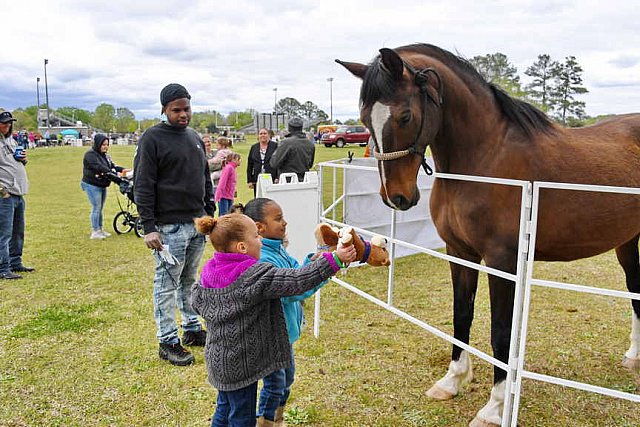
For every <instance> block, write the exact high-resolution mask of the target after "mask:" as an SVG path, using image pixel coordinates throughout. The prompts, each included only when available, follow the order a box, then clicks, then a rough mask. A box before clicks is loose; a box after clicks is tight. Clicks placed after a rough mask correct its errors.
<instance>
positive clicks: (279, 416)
mask: <svg viewBox="0 0 640 427" xmlns="http://www.w3.org/2000/svg"><path fill="white" fill-rule="evenodd" d="M274 422H275V423H276V424H275V425H276V427H287V425H286V424H285V423H284V406H278V409H276V419H275V420H274Z"/></svg>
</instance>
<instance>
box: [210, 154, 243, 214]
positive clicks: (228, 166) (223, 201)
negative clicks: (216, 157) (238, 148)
mask: <svg viewBox="0 0 640 427" xmlns="http://www.w3.org/2000/svg"><path fill="white" fill-rule="evenodd" d="M238 166H240V154H238V153H229V154H228V155H227V158H226V160H225V165H224V166H223V168H222V173H221V174H220V181H219V182H218V187H217V188H216V196H215V199H216V203H218V215H219V216H222V215H225V214H226V213H227V212H228V211H229V209H230V208H231V205H232V204H233V199H234V197H235V193H236V184H237V183H238V176H237V174H236V168H237V167H238Z"/></svg>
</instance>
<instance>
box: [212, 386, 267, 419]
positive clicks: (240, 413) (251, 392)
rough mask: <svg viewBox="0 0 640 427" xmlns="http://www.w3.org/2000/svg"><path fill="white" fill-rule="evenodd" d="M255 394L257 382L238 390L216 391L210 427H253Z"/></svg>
mask: <svg viewBox="0 0 640 427" xmlns="http://www.w3.org/2000/svg"><path fill="white" fill-rule="evenodd" d="M257 392H258V383H257V382H255V383H253V384H251V385H249V386H247V387H245V388H241V389H240V390H234V391H220V390H218V401H217V402H216V412H215V413H214V414H213V420H211V427H255V425H256V393H257Z"/></svg>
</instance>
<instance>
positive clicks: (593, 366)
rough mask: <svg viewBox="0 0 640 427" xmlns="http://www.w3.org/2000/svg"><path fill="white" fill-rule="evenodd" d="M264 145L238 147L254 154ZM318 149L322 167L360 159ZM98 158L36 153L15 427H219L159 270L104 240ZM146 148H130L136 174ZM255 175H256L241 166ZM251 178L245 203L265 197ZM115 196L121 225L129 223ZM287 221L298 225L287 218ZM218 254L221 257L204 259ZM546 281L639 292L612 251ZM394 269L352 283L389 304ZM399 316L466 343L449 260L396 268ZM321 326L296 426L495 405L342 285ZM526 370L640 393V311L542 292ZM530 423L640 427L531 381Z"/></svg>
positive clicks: (134, 248) (305, 370)
mask: <svg viewBox="0 0 640 427" xmlns="http://www.w3.org/2000/svg"><path fill="white" fill-rule="evenodd" d="M249 145H250V143H247V144H245V145H240V146H238V147H236V150H237V151H239V152H240V153H242V154H243V155H246V153H247V151H248V147H249ZM362 150H363V149H362V148H360V147H349V148H344V149H336V148H325V147H321V146H319V147H318V148H317V156H316V160H317V161H323V160H329V159H332V158H339V157H346V153H347V151H355V152H356V153H358V154H360V153H361V152H362ZM84 151H85V149H83V148H73V147H63V148H48V149H37V150H33V151H31V152H30V162H29V165H28V172H29V176H30V181H31V191H30V193H29V195H28V196H27V203H28V205H27V237H26V243H25V256H24V258H25V264H27V265H34V266H35V267H36V268H37V270H38V271H37V272H36V273H33V274H28V275H25V278H24V279H23V280H17V281H0V317H1V318H2V322H0V426H208V425H209V423H210V417H211V414H212V413H213V410H214V402H215V395H216V393H215V390H214V389H212V387H211V386H209V385H208V383H207V381H206V369H205V366H204V360H203V355H202V350H201V349H198V348H196V349H194V353H195V356H196V363H195V365H193V366H190V367H186V368H184V367H182V368H181V367H174V366H171V365H169V364H167V363H166V362H162V361H160V360H159V359H158V356H157V347H158V345H157V341H156V338H155V324H154V321H153V305H152V301H151V287H152V276H153V274H152V273H153V261H152V258H151V255H150V253H149V251H148V250H147V249H146V248H145V246H144V244H143V241H142V239H139V238H137V237H136V236H135V235H134V234H133V233H130V234H127V235H119V236H117V235H115V234H114V236H112V237H110V238H108V239H106V240H103V241H93V240H89V239H88V236H89V232H90V226H89V218H88V216H89V210H90V207H89V203H88V201H87V200H86V197H85V195H84V193H83V192H82V191H81V190H80V184H79V182H80V178H81V175H82V156H83V154H84ZM133 152H134V147H129V146H126V147H122V146H114V147H112V149H111V154H112V156H113V158H114V160H115V161H116V163H118V164H120V165H123V166H131V164H132V158H133ZM240 170H241V171H244V165H243V166H242V167H241V169H240ZM244 175H245V174H244V173H243V172H241V173H240V174H239V199H240V200H241V201H243V202H244V201H247V200H248V198H249V196H250V194H251V193H250V190H249V189H248V188H247V186H246V183H245V179H246V177H245V176H244ZM116 193H118V191H117V189H116V188H115V187H113V186H112V187H111V188H110V189H109V198H108V204H107V206H106V208H105V212H104V214H105V222H106V225H107V228H108V229H110V228H111V226H110V222H111V221H112V219H113V217H114V215H115V214H116V212H117V211H118V206H117V203H116ZM285 215H286V212H285ZM211 255H212V249H211V247H210V246H209V247H207V249H206V252H205V257H204V259H203V262H204V261H205V260H206V259H208V258H209V257H210V256H211ZM536 268H537V270H536V274H537V277H541V278H549V279H557V280H569V281H572V282H575V283H585V284H592V285H597V286H603V287H608V288H613V289H620V290H623V289H624V286H623V282H624V280H623V274H622V271H621V270H620V269H619V268H618V267H617V263H616V261H615V256H614V255H613V254H612V253H608V254H604V255H602V256H599V257H596V258H593V259H589V260H583V261H580V262H574V263H570V264H542V263H541V264H537V265H536ZM386 274H387V270H386V268H381V269H371V268H368V267H364V268H359V269H353V270H350V271H349V272H348V275H347V276H346V278H347V279H348V280H349V281H350V282H352V283H354V284H356V285H357V286H359V287H360V288H362V289H364V290H366V291H368V292H370V293H372V294H374V295H376V296H377V297H378V298H381V299H385V296H386ZM394 301H395V304H396V305H397V306H398V307H399V308H400V309H402V310H405V311H407V312H409V313H410V314H412V315H414V316H416V317H418V318H420V319H422V320H425V321H427V322H429V323H431V324H433V325H434V326H437V327H439V328H441V329H442V330H444V331H447V332H451V331H452V319H451V314H450V313H451V305H452V292H451V286H450V279H449V269H448V266H447V264H446V263H445V262H443V261H441V260H437V259H434V258H429V257H426V256H413V257H407V258H403V259H401V260H399V261H398V262H397V263H396V293H395V298H394ZM312 306H313V304H312V301H309V303H308V304H307V314H308V315H307V317H308V321H309V324H308V326H307V329H306V333H305V334H304V335H303V337H302V339H301V340H300V341H299V342H298V343H297V344H296V361H297V375H298V376H297V380H296V383H295V385H294V388H293V393H292V397H291V401H290V405H289V407H288V412H287V419H288V424H289V425H305V426H335V427H345V426H351V427H363V426H386V427H401V426H419V427H425V426H466V425H467V423H468V422H469V421H470V420H471V419H472V418H473V417H474V415H475V413H476V412H477V410H478V409H480V408H481V407H482V406H483V405H484V404H485V403H486V401H487V399H488V396H489V391H490V388H491V380H492V368H491V367H490V366H489V365H487V364H485V363H484V362H481V361H478V360H477V359H475V358H474V362H475V374H476V380H475V381H474V382H473V383H472V384H471V385H470V386H469V387H468V388H466V389H464V390H463V392H462V393H461V394H460V395H459V396H458V397H456V398H455V399H453V400H451V401H448V402H432V401H430V400H429V399H428V398H427V397H426V396H425V392H426V390H427V389H428V388H429V387H430V386H431V384H432V383H433V382H434V381H436V380H437V379H439V378H440V377H441V376H442V375H444V373H445V371H446V367H447V364H448V361H449V354H450V346H449V345H448V344H447V343H446V342H444V341H441V340H439V339H437V338H435V337H433V336H431V335H430V334H428V333H426V332H424V331H422V330H420V329H419V328H417V327H415V326H413V325H410V324H408V323H406V322H404V321H402V320H400V319H398V318H396V317H394V316H393V315H391V314H390V313H388V312H386V311H383V310H382V309H380V308H378V307H376V306H373V305H372V304H371V303H369V302H366V301H365V300H363V299H361V298H359V297H357V296H355V295H353V294H351V293H350V292H348V291H346V290H344V289H342V288H340V287H339V286H337V285H335V284H329V285H327V286H326V287H325V288H324V290H323V291H322V323H321V335H320V338H319V339H315V338H314V337H313V335H312V333H311V332H312V326H313V325H312V323H313V322H312V320H313V316H312ZM532 310H533V313H532V316H531V321H530V335H529V344H528V347H527V364H526V367H527V368H528V369H531V370H533V371H535V372H540V373H544V374H548V375H558V376H561V377H564V378H568V379H572V380H577V381H586V382H591V383H594V384H596V385H600V386H606V387H612V388H615V389H618V390H623V391H629V392H637V390H638V385H639V384H640V376H639V375H638V373H631V372H629V371H627V370H625V369H623V368H622V367H621V366H620V363H619V362H620V360H621V358H622V355H623V353H624V351H626V349H627V347H628V344H629V341H628V335H629V330H630V323H631V322H630V306H629V303H628V301H626V300H618V299H613V298H605V297H597V296H590V295H576V294H574V293H569V292H565V291H558V290H541V289H535V290H534V294H533V302H532ZM488 319H489V307H488V295H487V286H486V277H482V280H481V284H480V286H479V291H478V297H477V302H476V319H475V322H474V329H473V333H472V344H473V345H476V346H478V347H479V348H481V349H483V350H485V351H488V352H490V351H489V348H490V347H489V321H488ZM520 425H522V426H575V427H578V426H580V427H583V426H626V427H631V426H638V425H640V411H638V407H637V405H636V404H633V403H630V402H625V401H620V400H617V399H612V398H607V397H601V396H598V395H593V394H589V393H585V392H580V391H575V390H571V389H567V388H563V387H558V386H552V385H547V384H541V383H538V382H534V381H525V382H524V391H523V399H522V403H521V415H520Z"/></svg>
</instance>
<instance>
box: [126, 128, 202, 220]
mask: <svg viewBox="0 0 640 427" xmlns="http://www.w3.org/2000/svg"><path fill="white" fill-rule="evenodd" d="M133 170H134V175H133V176H134V178H133V179H134V184H133V191H134V196H135V201H136V205H137V206H138V213H139V214H140V220H141V221H142V225H143V227H144V232H145V233H151V232H153V231H157V228H156V225H158V224H173V223H188V222H191V221H193V219H194V218H197V217H199V216H202V215H204V214H205V212H206V213H208V214H209V215H213V209H212V207H211V204H210V201H209V200H210V199H211V188H212V187H211V179H210V178H209V166H208V165H207V160H206V157H205V152H204V144H203V142H202V140H201V139H200V137H199V136H198V134H197V133H196V132H195V131H194V130H193V129H189V128H184V129H181V128H176V127H173V126H170V125H168V124H166V123H164V122H163V123H158V124H157V125H155V126H153V127H151V128H149V129H147V131H146V132H145V133H144V134H143V135H142V137H141V138H140V142H139V143H138V149H137V151H136V156H135V159H134V162H133Z"/></svg>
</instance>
